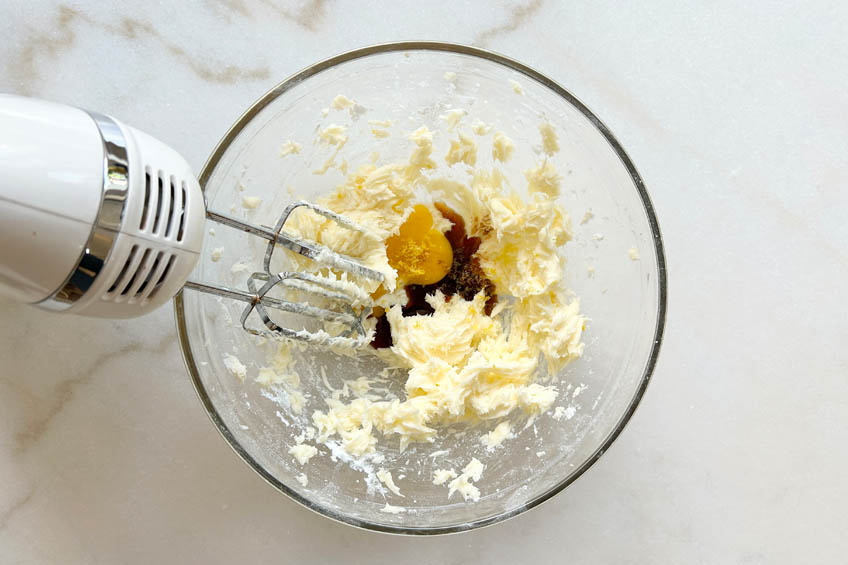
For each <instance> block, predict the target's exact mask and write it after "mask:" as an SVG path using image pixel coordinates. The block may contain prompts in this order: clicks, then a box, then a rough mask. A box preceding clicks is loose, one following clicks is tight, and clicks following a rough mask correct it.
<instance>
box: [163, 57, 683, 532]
mask: <svg viewBox="0 0 848 565" xmlns="http://www.w3.org/2000/svg"><path fill="white" fill-rule="evenodd" d="M397 51H401V52H403V51H435V52H447V53H452V54H461V55H468V56H471V57H477V58H481V59H484V60H487V61H490V62H494V63H498V64H500V65H502V66H505V67H507V68H508V69H510V70H513V71H516V72H518V73H521V74H523V75H525V76H526V77H529V78H531V79H533V80H535V81H536V82H538V83H541V84H542V85H543V86H545V87H547V88H548V89H550V90H552V91H553V92H554V93H556V94H558V95H559V96H560V97H562V98H563V99H565V101H566V102H568V103H570V104H571V105H572V106H574V107H575V108H577V109H578V110H579V111H580V112H581V113H582V114H583V115H584V116H585V117H586V118H587V119H588V120H589V121H590V122H591V123H592V124H593V125H594V126H595V127H596V128H597V129H598V131H599V132H600V133H601V135H603V136H604V138H605V139H606V141H607V142H608V143H609V144H610V146H611V147H612V149H613V150H614V151H615V153H616V154H617V155H618V157H619V159H620V160H621V162H622V164H623V165H624V167H625V168H626V169H627V172H628V173H629V174H630V178H631V180H632V181H633V184H634V186H635V188H636V191H637V193H638V194H639V197H640V199H641V201H642V205H643V208H644V211H645V216H646V218H647V220H648V224H649V226H650V229H651V233H652V236H653V241H654V251H655V253H656V263H657V265H656V266H657V285H658V287H657V288H658V296H657V299H658V302H657V323H656V326H655V328H654V341H653V344H652V346H651V352H650V355H649V356H648V360H647V363H646V364H645V368H644V369H643V372H642V378H641V380H640V382H639V385H638V386H637V388H636V391H635V393H634V395H633V397H632V398H631V400H630V403H629V404H628V406H627V409H626V410H625V411H624V413H623V414H622V415H621V417H620V418H619V420H618V422H617V423H616V425H615V427H614V428H613V430H612V431H611V432H610V433H609V434H608V435H607V437H606V438H605V439H604V441H603V442H601V444H600V445H599V446H598V448H597V449H596V450H595V451H594V452H593V453H592V455H590V456H589V457H588V458H587V459H586V460H585V461H584V462H583V463H581V464H580V465H579V466H578V467H576V468H575V469H573V470H572V471H571V472H570V473H569V474H568V475H567V476H566V477H565V478H563V480H561V481H560V482H559V483H557V484H555V485H554V486H553V487H551V488H549V489H548V490H547V491H545V492H543V493H542V494H540V495H538V496H536V497H534V498H533V499H531V500H529V501H527V502H526V503H524V504H522V505H521V506H519V507H517V508H513V509H511V510H508V511H505V512H502V513H501V514H497V515H495V516H489V517H486V518H481V519H479V520H474V521H471V522H466V523H463V524H455V525H450V526H435V527H433V526H414V527H413V526H404V525H391V524H379V523H375V522H370V521H368V520H362V519H359V518H356V517H353V516H348V515H346V514H343V513H341V512H338V511H337V510H336V509H334V508H332V507H330V506H325V505H322V504H318V503H316V502H314V501H312V500H309V499H308V498H306V497H304V496H302V495H300V494H299V493H298V492H296V491H294V490H291V489H290V488H289V487H288V486H286V485H285V484H283V483H282V482H281V481H279V480H278V479H277V478H276V477H274V476H273V475H271V474H270V473H269V472H268V471H267V470H265V468H264V467H263V466H262V465H261V464H259V463H258V462H257V461H256V460H255V459H254V458H253V457H252V456H251V455H250V454H249V453H248V452H247V451H246V450H245V449H244V447H242V445H241V444H240V443H239V442H238V441H237V440H236V438H235V436H233V434H232V432H231V431H230V429H229V428H228V427H227V425H226V423H225V422H224V421H223V419H222V418H221V415H220V414H219V413H218V411H217V410H216V408H215V406H214V404H213V403H212V400H211V398H210V397H209V395H208V394H207V393H206V390H205V388H204V386H203V382H202V381H201V379H200V374H199V372H198V370H197V363H196V362H195V359H194V356H193V355H192V352H191V346H190V342H189V337H188V329H187V326H186V317H185V308H184V302H183V295H182V291H180V292H179V293H177V295H176V296H174V316H175V318H176V323H177V334H178V337H179V344H180V349H181V351H182V355H183V361H184V363H185V366H186V369H187V370H188V373H189V375H190V377H191V381H192V384H193V385H194V389H195V392H196V393H197V396H198V398H199V399H200V402H201V403H202V404H203V407H204V408H205V409H206V413H207V415H208V416H209V419H210V420H212V423H213V424H214V425H215V427H216V428H217V429H218V432H219V433H220V434H221V436H222V437H223V438H224V439H225V440H226V442H227V444H228V445H229V446H230V448H232V449H233V451H235V453H236V454H237V455H238V456H239V457H240V458H241V459H242V460H243V461H244V462H245V463H247V464H248V465H249V466H250V467H251V468H252V469H253V470H254V471H255V472H256V473H257V474H258V475H259V476H261V477H262V478H263V479H264V480H265V481H266V482H267V483H268V484H270V485H271V486H273V487H274V488H276V489H277V490H278V491H280V492H281V493H283V494H285V495H286V496H288V497H289V498H291V499H293V500H295V501H296V502H298V503H300V504H301V505H303V506H305V507H306V508H308V509H310V510H312V511H314V512H317V513H318V514H321V515H322V516H326V517H328V518H331V519H333V520H335V521H338V522H341V523H344V524H349V525H352V526H355V527H358V528H363V529H366V530H373V531H377V532H384V533H392V534H407V535H438V534H449V533H457V532H464V531H469V530H473V529H476V528H480V527H483V526H489V525H492V524H496V523H498V522H503V521H504V520H507V519H509V518H512V517H515V516H517V515H519V514H522V513H524V512H525V511H527V510H530V509H531V508H535V507H537V506H539V505H540V504H542V503H543V502H546V501H548V500H550V499H551V498H552V497H553V496H555V495H556V494H558V493H560V492H561V491H563V490H564V489H565V488H566V487H567V486H569V485H570V484H572V483H573V482H574V481H576V480H577V479H578V478H579V477H580V476H581V475H583V473H585V472H586V471H587V470H588V469H589V467H591V466H592V465H593V464H594V463H595V462H596V461H597V460H598V459H600V457H601V456H602V455H603V454H604V453H605V452H606V451H607V449H609V447H610V445H612V443H613V442H614V441H615V440H616V439H617V438H618V436H619V435H620V434H621V432H622V430H623V429H624V427H625V426H626V425H627V423H628V422H629V421H630V418H631V417H632V416H633V414H634V412H635V411H636V408H637V407H638V405H639V403H640V401H641V400H642V397H643V396H644V394H645V390H646V389H647V387H648V383H649V382H650V380H651V376H652V374H653V371H654V368H655V366H656V363H657V358H658V356H659V352H660V347H661V344H662V338H663V331H664V328H665V317H666V302H667V293H668V283H667V272H666V260H665V252H664V246H663V240H662V236H661V234H660V227H659V222H658V221H657V217H656V214H655V212H654V206H653V204H652V203H651V199H650V197H649V196H648V192H647V190H646V188H645V183H644V182H643V180H642V177H641V176H640V175H639V173H638V171H637V170H636V167H635V165H634V164H633V162H632V161H631V160H630V157H628V155H627V153H626V152H625V151H624V148H623V147H622V146H621V144H620V143H619V142H618V140H617V139H616V138H615V137H614V136H613V134H612V132H611V131H610V129H609V128H608V127H607V126H606V124H604V123H603V122H602V121H601V120H600V119H599V118H598V117H597V116H596V115H595V114H594V113H593V112H592V111H591V110H589V108H588V107H587V106H586V105H585V104H583V102H581V101H580V100H579V99H578V98H577V97H575V96H574V95H573V94H571V93H570V92H569V91H568V90H566V89H565V88H563V87H562V86H560V85H559V84H557V83H556V82H554V81H553V80H551V79H550V78H548V77H547V76H545V75H543V74H542V73H540V72H538V71H536V70H534V69H532V68H530V67H528V66H526V65H524V64H522V63H519V62H518V61H515V60H514V59H511V58H509V57H506V56H504V55H500V54H497V53H494V52H492V51H488V50H485V49H480V48H477V47H471V46H467V45H461V44H457V43H448V42H441V41H398V42H389V43H380V44H375V45H370V46H367V47H362V48H358V49H353V50H351V51H347V52H344V53H341V54H339V55H336V56H334V57H330V58H328V59H324V60H323V61H319V62H317V63H315V64H313V65H310V66H309V67H306V68H304V69H303V70H301V71H298V72H296V73H295V74H293V75H291V76H289V77H288V78H286V79H285V80H283V81H282V82H280V83H279V84H277V85H276V86H274V87H273V88H271V89H270V90H268V91H267V92H266V93H265V94H263V95H262V96H261V97H260V98H259V99H258V100H257V101H256V102H254V103H253V104H252V105H251V106H250V107H249V108H248V109H247V110H246V111H245V112H244V113H243V114H242V115H241V116H240V117H239V118H238V119H237V120H236V121H235V123H234V124H233V125H232V126H231V127H230V129H229V130H228V131H227V132H226V134H225V135H224V136H223V137H222V138H221V140H220V141H219V142H218V144H217V146H216V147H215V149H214V150H213V152H212V154H211V155H210V156H209V158H208V159H207V161H206V163H205V164H204V165H203V169H202V170H201V173H200V175H199V177H198V180H199V182H200V186H201V189H202V190H204V191H205V189H206V183H207V182H208V180H209V178H210V176H211V174H212V171H213V170H214V169H215V167H216V166H217V165H218V163H219V161H220V160H221V158H222V157H223V155H224V153H225V152H226V151H227V149H228V148H229V146H230V144H231V143H232V141H233V140H234V139H235V138H236V137H237V136H238V135H239V134H240V133H241V131H242V130H243V129H244V127H245V126H246V125H247V124H248V123H249V122H250V121H251V120H252V119H253V118H254V117H255V116H256V115H257V114H258V113H259V112H260V111H261V110H262V109H263V108H265V107H266V106H267V105H268V104H270V103H271V102H272V101H273V100H275V99H276V98H277V97H279V96H280V95H282V94H283V93H285V92H286V91H288V90H289V89H291V88H292V87H294V86H295V85H297V84H299V83H300V82H302V81H304V80H306V79H308V78H309V77H311V76H313V75H316V74H318V73H320V72H322V71H325V70H327V69H329V68H332V67H335V66H337V65H340V64H343V63H347V62H350V61H353V60H356V59H360V58H363V57H368V56H370V55H376V54H382V53H391V52H397Z"/></svg>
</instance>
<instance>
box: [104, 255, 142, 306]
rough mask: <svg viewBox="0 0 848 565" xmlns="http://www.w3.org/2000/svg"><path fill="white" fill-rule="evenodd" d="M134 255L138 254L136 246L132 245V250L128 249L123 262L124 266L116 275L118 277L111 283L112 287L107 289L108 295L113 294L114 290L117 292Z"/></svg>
mask: <svg viewBox="0 0 848 565" xmlns="http://www.w3.org/2000/svg"><path fill="white" fill-rule="evenodd" d="M136 253H138V245H133V246H132V249H130V253H129V255H127V260H126V261H124V266H123V267H121V272H120V273H118V276H117V277H115V281H114V282H113V283H112V286H110V287H109V291H108V292H109V293H110V294H111V293H113V292H115V291H116V290H118V288H119V287H120V285H121V281H123V280H124V278H125V277H126V275H127V271H129V269H130V265H132V262H133V259H135V256H136Z"/></svg>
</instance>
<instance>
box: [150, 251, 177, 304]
mask: <svg viewBox="0 0 848 565" xmlns="http://www.w3.org/2000/svg"><path fill="white" fill-rule="evenodd" d="M176 259H177V256H176V255H171V257H170V258H168V263H167V264H166V265H165V269H164V270H163V271H162V274H161V275H160V276H159V280H157V281H156V284H155V285H153V290H151V291H150V294H148V295H147V298H153V297H154V296H156V293H157V292H159V289H160V288H161V287H162V283H164V282H165V280H166V279H167V278H168V273H170V272H171V267H173V266H174V261H176Z"/></svg>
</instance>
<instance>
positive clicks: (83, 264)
mask: <svg viewBox="0 0 848 565" xmlns="http://www.w3.org/2000/svg"><path fill="white" fill-rule="evenodd" d="M88 114H89V115H90V116H91V119H92V120H94V124H95V125H96V126H97V131H98V132H99V133H100V139H101V140H102V142H103V190H102V193H101V198H100V207H99V208H98V210H97V217H96V218H95V221H94V225H93V226H92V228H91V233H90V234H89V236H88V241H86V244H85V248H84V249H83V252H82V254H80V257H79V260H78V261H77V263H76V266H75V267H74V268H73V270H72V271H71V274H70V275H68V278H67V279H66V280H65V281H64V282H63V283H62V285H61V286H60V287H59V288H58V289H57V290H56V291H55V292H53V294H52V295H50V296H49V297H47V298H45V299H44V300H42V301H41V302H38V303H37V304H36V305H37V306H39V307H41V308H44V309H46V310H52V311H63V310H67V309H68V308H70V307H71V306H72V305H73V304H74V303H75V302H76V301H77V300H79V299H80V298H81V297H82V296H83V295H84V294H85V293H86V291H88V289H89V288H90V287H91V285H92V284H93V283H94V280H95V279H96V278H97V275H98V274H99V273H100V271H101V269H102V268H103V265H104V263H105V262H106V259H107V258H108V257H109V254H110V253H111V251H112V247H113V245H114V243H115V239H116V238H117V236H118V232H119V231H120V228H121V222H122V221H123V215H124V204H125V202H126V199H127V191H128V190H129V166H130V163H129V154H128V151H127V142H126V139H125V138H124V134H123V132H122V131H121V128H120V127H119V126H118V124H117V123H115V121H114V120H113V119H112V118H110V117H108V116H104V115H102V114H98V113H96V112H88Z"/></svg>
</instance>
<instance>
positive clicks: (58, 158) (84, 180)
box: [0, 94, 383, 345]
mask: <svg viewBox="0 0 848 565" xmlns="http://www.w3.org/2000/svg"><path fill="white" fill-rule="evenodd" d="M299 206H305V207H308V208H310V209H312V210H313V211H315V212H317V213H319V214H322V215H324V216H325V217H328V218H330V219H332V220H334V221H337V222H339V223H341V224H342V225H344V226H346V227H348V228H350V229H352V230H357V231H360V232H362V233H366V234H369V230H367V229H365V228H362V227H360V226H357V225H356V224H354V223H352V222H350V221H349V220H347V219H346V218H344V217H340V216H337V215H335V214H333V213H332V212H331V211H329V210H325V209H322V208H320V207H317V206H314V205H312V204H308V203H305V202H298V203H295V204H293V205H291V206H289V207H288V208H287V209H286V210H285V212H284V213H283V215H282V217H281V218H280V220H279V221H278V222H277V225H276V226H275V228H267V227H264V226H255V225H252V224H248V223H245V222H242V221H241V220H238V219H236V218H233V217H230V216H227V215H225V214H219V213H215V212H212V211H207V210H206V205H205V201H204V197H203V192H202V190H201V188H200V185H199V184H198V181H197V179H196V177H195V176H194V174H193V172H192V170H191V167H190V166H189V165H188V163H187V162H186V161H185V159H183V158H182V156H180V155H179V153H177V152H176V151H174V150H173V149H171V148H170V147H168V146H167V145H165V144H163V143H162V142H160V141H158V140H157V139H155V138H153V137H151V136H149V135H147V134H145V133H144V132H141V131H139V130H137V129H135V128H132V127H129V126H127V125H125V124H123V123H121V122H119V121H118V120H116V119H114V118H111V117H108V116H104V115H101V114H97V113H93V112H86V111H84V110H81V109H78V108H73V107H70V106H64V105H61V104H55V103H52V102H47V101H43V100H36V99H32V98H24V97H19V96H13V95H4V94H0V294H3V295H6V296H8V297H11V298H12V299H13V300H16V301H18V302H25V303H31V304H35V305H37V306H39V307H42V308H46V309H49V310H53V311H59V312H69V313H75V314H82V315H86V316H95V317H106V318H129V317H134V316H139V315H142V314H145V313H147V312H150V311H151V310H153V309H155V308H157V307H159V306H161V305H162V304H164V303H165V302H167V301H168V300H170V299H171V298H172V297H173V296H174V295H175V294H176V293H177V292H179V291H180V289H181V288H183V287H184V286H185V287H187V288H193V289H196V290H200V291H203V292H208V293H212V294H217V295H219V296H225V297H229V298H234V299H236V300H241V301H244V302H246V303H248V306H247V308H246V309H245V312H244V313H243V315H242V325H243V326H244V327H245V329H248V330H249V331H252V332H253V333H263V334H266V333H269V330H270V333H273V334H274V335H282V336H284V337H290V338H295V339H302V340H305V341H313V342H315V341H318V342H324V343H330V344H333V343H334V342H332V341H329V342H328V341H327V340H328V336H326V335H324V334H320V335H316V334H315V333H312V332H304V331H295V330H291V329H288V328H285V327H280V326H278V325H277V324H275V323H274V322H272V321H271V320H270V318H269V317H268V315H267V310H266V308H268V307H270V308H276V309H281V310H285V311H288V312H294V313H298V314H304V315H307V316H312V317H317V318H322V319H326V320H333V321H344V322H349V323H350V324H351V327H352V328H353V329H354V330H356V331H355V332H354V334H355V336H356V337H355V340H356V342H357V343H356V344H357V345H361V343H362V342H364V341H365V337H366V336H365V335H364V332H362V331H361V323H360V322H361V319H360V317H359V315H357V314H355V313H354V312H353V310H352V309H351V308H350V303H351V302H354V301H360V302H361V300H362V298H363V297H362V296H361V295H360V294H356V295H355V296H351V285H350V284H336V283H335V282H334V281H333V280H332V279H327V278H323V277H317V278H316V277H314V276H312V275H308V274H306V273H277V274H272V273H271V272H270V258H271V254H272V253H273V250H274V248H275V247H276V246H277V245H282V246H285V247H287V248H288V249H290V250H292V251H295V252H297V253H300V254H302V255H305V256H307V257H310V258H312V259H314V260H319V261H321V262H322V263H323V264H325V265H326V266H329V267H332V268H334V269H336V270H343V271H347V272H350V273H353V274H355V275H357V276H364V277H366V278H371V279H374V280H382V278H383V275H382V274H381V273H378V272H376V271H373V270H371V269H368V268H366V267H364V266H362V265H361V264H360V263H358V262H357V261H356V260H355V259H351V258H349V257H346V256H343V255H340V254H337V253H335V252H333V251H331V250H329V249H326V248H324V247H322V246H320V245H319V244H316V243H314V242H311V241H304V240H300V239H297V238H295V237H292V236H290V235H288V234H286V233H285V232H284V231H283V224H284V223H285V221H286V219H287V218H288V216H289V214H290V213H291V212H292V210H294V209H295V208H296V207H299ZM207 217H208V218H209V219H211V220H213V221H216V222H218V223H222V224H225V225H228V226H230V227H234V228H236V229H241V230H244V231H247V232H249V233H252V234H254V235H257V236H259V237H263V238H265V239H266V240H268V241H269V244H268V250H267V252H266V255H265V262H264V271H262V272H257V273H254V275H253V276H251V278H250V279H249V280H248V287H249V288H248V290H247V291H244V290H237V289H231V288H226V287H221V286H217V285H210V284H205V283H195V282H187V279H188V277H189V275H190V273H191V272H192V271H193V270H194V267H195V264H196V263H197V260H198V258H199V255H200V251H201V246H202V242H203V236H204V234H205V232H206V230H205V224H206V219H207ZM257 282H259V283H261V286H262V288H260V289H257V284H256V283H257ZM277 285H281V286H290V287H295V288H298V289H299V290H309V291H311V292H313V293H315V294H319V295H321V297H322V298H323V299H324V302H326V301H327V300H330V301H333V302H334V304H335V305H336V306H338V305H341V308H338V307H335V308H332V309H327V308H326V304H324V305H323V307H320V308H319V307H315V306H310V305H308V304H302V303H292V302H287V301H285V300H280V299H279V298H273V297H271V296H270V295H268V292H269V291H270V290H271V289H272V288H274V287H275V286H277ZM305 287H306V288H305ZM253 311H256V312H258V314H259V317H260V318H261V319H262V322H263V324H264V328H263V329H262V331H258V330H253V329H251V328H249V327H248V325H247V323H246V319H247V317H248V316H249V315H250V314H251V313H252V312H253ZM343 339H349V336H344V337H343Z"/></svg>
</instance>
